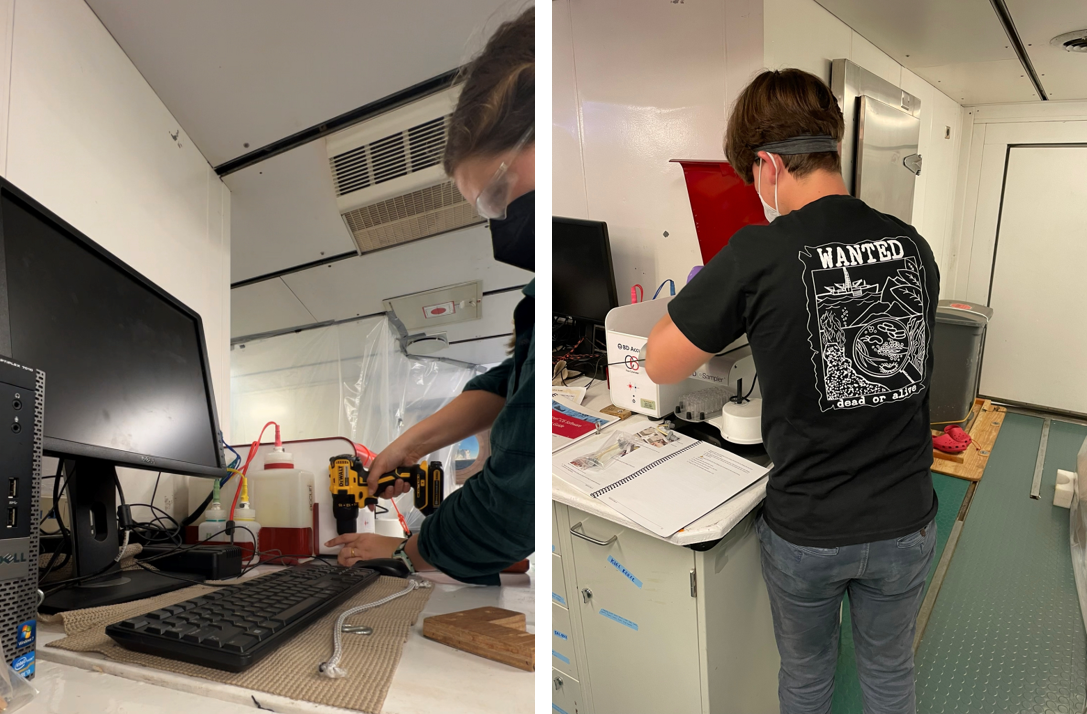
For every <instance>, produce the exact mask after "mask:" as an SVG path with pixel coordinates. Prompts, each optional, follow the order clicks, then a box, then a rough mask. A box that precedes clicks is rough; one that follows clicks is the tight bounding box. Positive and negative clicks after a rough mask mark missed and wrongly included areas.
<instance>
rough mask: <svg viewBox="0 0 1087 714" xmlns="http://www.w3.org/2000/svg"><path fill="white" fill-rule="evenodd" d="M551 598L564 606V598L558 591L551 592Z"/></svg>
mask: <svg viewBox="0 0 1087 714" xmlns="http://www.w3.org/2000/svg"><path fill="white" fill-rule="evenodd" d="M551 599H552V600H554V601H555V602H557V603H558V604H560V605H562V606H563V607H565V606H566V598H564V597H563V596H562V595H559V594H558V593H555V592H553V593H551Z"/></svg>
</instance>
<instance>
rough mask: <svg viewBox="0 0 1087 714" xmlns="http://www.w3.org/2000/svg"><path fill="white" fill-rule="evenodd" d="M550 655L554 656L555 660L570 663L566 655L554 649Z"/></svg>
mask: <svg viewBox="0 0 1087 714" xmlns="http://www.w3.org/2000/svg"><path fill="white" fill-rule="evenodd" d="M551 656H552V657H554V658H555V659H557V660H562V661H563V662H565V663H566V664H570V658H569V657H566V656H565V655H562V654H559V653H558V652H556V651H555V650H551Z"/></svg>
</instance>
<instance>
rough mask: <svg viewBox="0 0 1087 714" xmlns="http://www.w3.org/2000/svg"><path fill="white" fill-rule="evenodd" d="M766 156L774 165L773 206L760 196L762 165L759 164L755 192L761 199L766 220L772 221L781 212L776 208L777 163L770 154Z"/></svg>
mask: <svg viewBox="0 0 1087 714" xmlns="http://www.w3.org/2000/svg"><path fill="white" fill-rule="evenodd" d="M767 156H769V157H770V163H771V164H773V165H774V178H775V181H774V206H773V207H772V208H771V206H770V204H769V203H767V202H766V201H764V200H763V198H762V190H761V189H762V186H761V184H762V166H761V164H760V166H759V176H758V180H757V181H756V182H755V193H757V194H759V200H760V201H762V212H763V213H764V214H765V215H766V222H767V223H773V222H774V219H775V218H777V217H778V216H780V215H781V213H779V212H778V209H777V206H778V205H779V204H778V184H777V180H776V179H777V173H778V165H777V162H776V161H774V157H773V156H772V155H770V154H767Z"/></svg>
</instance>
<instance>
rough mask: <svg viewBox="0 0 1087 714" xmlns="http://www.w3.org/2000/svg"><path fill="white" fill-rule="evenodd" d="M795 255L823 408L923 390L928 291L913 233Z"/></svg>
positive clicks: (891, 399)
mask: <svg viewBox="0 0 1087 714" xmlns="http://www.w3.org/2000/svg"><path fill="white" fill-rule="evenodd" d="M798 257H799V258H800V262H801V263H803V265H804V278H803V279H804V289H805V292H806V294H807V308H808V342H809V344H810V345H811V348H812V364H813V366H814V367H815V388H816V390H817V392H818V395H819V408H820V410H822V411H824V412H825V411H829V410H838V409H854V408H857V407H878V406H881V405H883V404H888V403H895V402H900V401H902V400H904V399H909V398H910V397H913V396H915V395H918V394H920V393H921V392H922V391H923V390H924V388H925V386H924V379H925V369H926V364H927V362H926V357H927V353H928V334H927V332H928V331H927V329H926V327H925V315H926V314H927V311H926V307H927V306H928V300H929V297H928V294H927V291H926V289H925V269H924V266H923V264H922V261H921V255H920V252H919V251H918V248H917V245H916V244H915V243H914V242H913V240H912V239H911V238H909V237H908V236H898V237H896V238H884V239H882V240H874V241H867V242H861V243H852V244H851V243H828V244H824V245H821V246H805V248H804V250H802V251H800V253H799V256H798Z"/></svg>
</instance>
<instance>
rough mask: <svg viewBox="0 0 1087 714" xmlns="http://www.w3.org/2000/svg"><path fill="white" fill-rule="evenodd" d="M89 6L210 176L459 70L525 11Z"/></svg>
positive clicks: (128, 2)
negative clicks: (354, 111)
mask: <svg viewBox="0 0 1087 714" xmlns="http://www.w3.org/2000/svg"><path fill="white" fill-rule="evenodd" d="M87 4H88V5H90V7H91V9H92V10H93V11H94V12H95V14H96V15H97V16H98V18H99V19H100V20H101V21H102V24H103V25H105V26H106V29H108V30H109V31H110V33H111V34H112V35H113V37H114V39H116V40H117V43H118V44H119V45H120V46H121V48H122V49H123V50H124V51H125V53H126V54H127V55H128V57H129V58H130V59H131V60H132V63H133V64H135V65H136V67H137V69H139V70H140V72H141V73H142V74H143V76H144V78H146V79H147V81H148V83H149V84H150V85H151V87H152V89H154V90H155V93H156V94H158V96H159V97H160V98H161V99H162V101H163V103H165V104H166V107H167V108H168V109H169V110H170V112H171V113H172V114H173V115H174V118H176V119H177V120H178V122H179V123H180V124H181V126H182V127H184V129H185V133H186V134H188V135H189V136H190V137H191V138H192V140H193V142H194V143H195V144H196V146H197V147H199V149H200V151H201V152H202V153H203V154H204V156H205V157H207V159H208V161H209V162H210V163H211V164H212V165H213V166H217V165H219V164H221V163H223V162H225V161H227V160H229V159H233V158H236V157H237V156H240V155H242V154H244V153H246V152H248V151H250V150H252V149H256V148H258V147H261V146H264V145H266V144H269V143H271V142H274V141H277V140H279V139H282V138H284V137H286V136H289V135H291V134H293V133H295V132H297V131H299V130H302V129H306V128H309V127H311V126H314V125H316V124H319V123H320V122H323V121H325V120H328V119H331V118H333V117H335V116H338V115H340V114H342V113H344V112H346V111H349V110H351V109H356V108H358V107H361V106H363V105H364V104H368V103H369V102H372V101H374V100H377V99H380V98H382V97H385V96H388V95H389V94H392V93H394V92H397V91H400V90H402V89H405V88H407V87H410V86H412V85H414V84H417V83H419V82H422V81H424V80H426V79H430V78H431V77H434V76H437V75H439V74H442V73H443V72H447V71H449V70H451V69H455V68H456V67H458V66H460V65H461V64H463V63H464V62H465V61H467V60H468V59H469V58H470V57H471V56H472V55H473V54H474V53H475V52H477V51H479V49H481V48H482V46H483V45H482V43H483V42H484V41H485V40H486V38H487V37H488V36H489V35H490V34H491V32H493V31H494V29H495V27H496V26H497V25H498V24H499V23H500V22H501V21H502V20H504V19H506V18H508V17H510V16H512V15H514V14H516V13H517V11H519V10H520V9H521V8H522V6H523V4H522V3H516V2H513V3H511V2H510V1H509V0H456V2H450V1H449V0H395V1H389V0H305V1H304V2H303V1H300V0H229V2H227V1H224V0H140V2H133V1H132V0H87ZM246 143H248V144H249V148H248V149H247V148H245V144H246Z"/></svg>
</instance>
